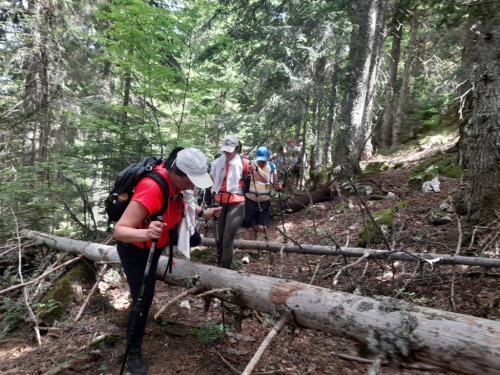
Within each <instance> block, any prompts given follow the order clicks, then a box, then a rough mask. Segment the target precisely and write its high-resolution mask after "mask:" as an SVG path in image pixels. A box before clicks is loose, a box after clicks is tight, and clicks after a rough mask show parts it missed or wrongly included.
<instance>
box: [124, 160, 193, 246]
mask: <svg viewBox="0 0 500 375" xmlns="http://www.w3.org/2000/svg"><path fill="white" fill-rule="evenodd" d="M154 170H155V171H157V172H159V173H160V174H161V175H162V176H163V177H165V179H166V180H167V184H168V191H169V195H170V197H175V196H176V195H177V194H179V193H180V191H179V190H177V191H175V190H174V188H173V187H172V184H171V183H170V179H169V178H168V175H167V171H166V169H165V167H164V166H163V165H158V166H156V167H155V169H154ZM132 200H133V201H137V202H139V203H141V204H142V205H143V206H144V207H146V209H147V210H148V213H149V215H148V216H150V215H152V214H154V213H155V212H158V211H159V210H161V207H162V206H163V193H162V191H161V187H160V185H158V184H157V183H156V181H155V180H153V179H152V178H149V177H146V178H143V179H142V180H141V181H139V183H138V184H137V186H136V187H135V191H134V195H133V196H132ZM183 211H184V200H183V199H182V197H179V198H178V199H174V200H172V201H170V202H169V203H168V207H167V211H166V212H165V213H163V214H161V215H162V216H163V219H164V221H163V223H164V224H167V226H166V227H164V228H163V233H162V235H161V237H160V238H159V239H158V244H157V246H158V247H164V246H166V245H168V230H169V229H170V228H173V227H174V226H175V224H177V223H178V222H180V221H181V219H182V212H183ZM148 227H149V224H144V223H141V224H140V225H139V228H141V229H145V228H148ZM146 244H147V246H148V248H149V249H150V248H151V241H147V242H146ZM134 245H136V246H139V247H142V248H144V243H143V242H135V243H134Z"/></svg>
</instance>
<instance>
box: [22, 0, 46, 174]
mask: <svg viewBox="0 0 500 375" xmlns="http://www.w3.org/2000/svg"><path fill="white" fill-rule="evenodd" d="M29 4H30V8H29V11H30V13H32V14H35V15H36V16H37V17H38V19H37V20H36V22H35V23H34V25H33V31H32V34H31V37H32V39H33V41H32V43H31V56H30V58H29V59H28V61H27V62H26V65H27V74H26V80H25V94H24V110H25V112H26V118H27V119H28V121H27V126H26V130H25V135H24V141H23V149H24V151H23V154H24V155H23V164H24V165H34V163H35V161H46V160H47V147H48V140H49V134H50V119H49V113H50V112H49V108H48V103H49V92H50V87H49V52H48V45H47V44H48V41H47V35H48V33H49V26H48V23H49V20H48V17H49V16H48V13H49V12H51V9H50V3H47V1H46V0H44V1H34V2H29Z"/></svg>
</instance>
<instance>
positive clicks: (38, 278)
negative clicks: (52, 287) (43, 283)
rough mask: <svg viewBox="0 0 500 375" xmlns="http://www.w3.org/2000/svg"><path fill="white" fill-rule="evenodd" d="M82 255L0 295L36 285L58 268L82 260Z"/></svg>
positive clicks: (0, 292)
mask: <svg viewBox="0 0 500 375" xmlns="http://www.w3.org/2000/svg"><path fill="white" fill-rule="evenodd" d="M82 257H83V255H80V256H78V257H76V258H73V259H70V260H68V261H67V262H66V263H63V264H61V265H60V266H57V267H56V268H52V269H51V270H49V271H47V272H45V273H43V274H41V275H40V276H38V277H37V278H36V279H32V280H30V281H27V282H25V283H21V284H17V285H12V286H10V287H8V288H6V289H4V290H0V294H4V293H7V292H10V291H13V290H16V289H19V288H23V287H25V286H27V285H31V284H34V283H36V282H37V281H38V280H40V279H42V278H44V277H45V276H47V275H49V274H51V273H52V272H54V271H57V270H58V269H60V268H63V267H66V266H69V265H70V264H72V263H75V262H78V261H79V260H80V259H82Z"/></svg>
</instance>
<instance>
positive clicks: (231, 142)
mask: <svg viewBox="0 0 500 375" xmlns="http://www.w3.org/2000/svg"><path fill="white" fill-rule="evenodd" d="M239 145H240V141H239V140H238V138H236V137H235V136H234V135H228V136H226V138H224V139H223V140H222V147H221V148H220V150H221V151H222V152H233V151H234V149H235V148H236V147H238V146H239Z"/></svg>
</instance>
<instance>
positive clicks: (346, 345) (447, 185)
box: [0, 144, 500, 375]
mask: <svg viewBox="0 0 500 375" xmlns="http://www.w3.org/2000/svg"><path fill="white" fill-rule="evenodd" d="M449 146H450V144H445V145H437V146H435V147H433V148H430V149H426V150H421V151H415V150H413V151H412V152H411V153H401V154H400V155H393V156H391V160H389V158H380V160H385V161H388V160H389V161H390V162H391V163H394V162H396V161H406V162H407V163H409V164H407V165H410V166H415V165H417V164H418V163H419V162H420V161H422V158H425V157H426V156H429V155H431V154H433V153H435V152H437V151H444V150H445V149H447V148H449ZM410 170H411V169H410V168H401V169H395V170H390V171H386V172H383V173H378V174H374V175H370V176H366V177H363V178H362V179H361V180H360V181H359V182H360V183H361V184H363V185H370V186H371V187H372V188H373V193H372V194H377V195H381V196H387V194H388V192H392V193H394V194H395V198H394V199H380V200H370V202H371V206H370V210H371V212H375V211H378V210H380V209H383V208H394V206H395V204H397V203H399V202H402V201H409V204H408V206H406V207H405V208H404V209H401V210H398V211H397V212H396V214H395V215H396V220H397V222H398V223H399V224H400V225H399V229H398V231H397V233H396V234H395V235H394V236H393V238H391V239H390V243H391V244H392V246H394V248H398V249H405V250H406V251H419V252H422V251H425V252H428V253H436V254H450V255H451V254H455V252H456V250H457V246H458V244H459V242H461V247H460V254H461V255H472V256H477V255H478V253H479V252H482V253H483V256H487V257H498V256H499V254H498V252H499V250H498V240H497V238H498V237H496V232H495V230H494V229H495V228H498V219H500V218H498V217H497V218H496V220H492V221H490V222H485V223H482V224H481V227H474V228H472V227H470V228H468V227H460V226H459V225H458V221H457V220H456V216H455V215H453V214H452V217H453V220H452V221H451V222H450V223H447V224H443V225H434V224H431V223H430V222H429V220H428V214H429V212H430V211H431V210H433V209H435V208H438V207H439V205H440V203H441V202H443V201H446V200H448V198H449V197H450V196H451V195H452V194H453V193H454V192H456V191H457V190H458V189H460V187H461V181H460V180H459V179H451V178H446V177H440V181H441V186H440V187H441V191H440V192H439V193H423V192H421V190H410V189H409V188H408V187H407V182H408V174H409V172H410ZM342 196H343V198H344V199H351V200H352V202H353V207H352V208H349V209H346V210H343V211H340V210H336V209H335V207H336V206H337V205H339V203H341V202H342V200H341V198H340V197H339V196H338V195H336V196H334V198H333V199H332V200H331V201H326V202H322V203H317V204H314V205H313V206H310V207H308V208H307V209H304V210H302V211H300V212H296V213H290V214H289V213H286V214H285V215H284V223H285V224H284V227H285V230H286V233H288V234H289V235H290V236H291V237H292V238H293V239H294V240H296V241H298V242H300V243H304V244H316V245H332V242H331V240H329V236H331V237H333V238H335V239H336V241H337V242H338V243H339V244H340V245H341V246H351V247H357V245H356V241H357V232H358V229H360V228H361V226H362V223H363V217H366V213H364V214H363V213H362V210H361V209H360V206H359V205H358V204H357V203H356V197H355V196H353V195H351V196H349V193H348V191H347V190H345V191H344V192H343V194H342ZM362 199H363V200H364V201H368V200H369V197H368V196H364V197H362ZM276 228H279V229H283V223H282V221H281V217H276V218H274V219H273V220H272V223H271V225H270V228H269V229H268V230H267V235H268V237H269V240H270V241H277V242H281V241H283V237H282V234H281V233H280V232H279V231H278V230H276ZM238 238H242V234H241V233H240V234H239V236H238ZM261 239H262V235H261ZM492 240H494V241H492ZM371 248H378V249H386V247H385V245H383V244H380V245H372V246H371ZM245 253H249V254H250V255H251V260H250V263H249V264H244V265H243V264H241V262H240V260H241V258H242V257H243V255H244V254H245ZM235 259H236V263H237V267H238V268H241V269H243V270H244V271H246V272H249V273H255V274H261V275H267V276H271V277H281V278H286V279H293V280H296V281H299V282H303V283H307V284H309V283H311V282H312V284H313V285H316V286H321V287H325V288H329V289H333V290H336V291H342V292H347V293H353V292H354V291H355V290H356V292H357V293H360V294H362V295H364V296H374V295H386V296H391V297H394V298H399V299H404V300H406V301H408V302H410V303H414V304H417V305H421V306H426V307H432V308H435V309H440V310H446V311H455V312H457V313H460V314H467V315H472V316H477V317H483V318H488V319H497V318H498V317H500V311H499V306H498V301H499V299H500V290H499V283H498V274H493V273H485V270H484V269H480V268H478V267H471V266H457V267H455V272H456V274H455V280H454V282H452V279H453V268H452V266H440V265H436V266H434V267H432V266H431V265H430V264H425V265H423V267H421V268H420V267H419V265H417V264H416V263H410V262H407V263H405V262H393V263H392V264H391V263H390V262H383V261H377V262H375V261H371V262H369V264H368V267H367V268H366V269H365V266H366V263H364V262H363V263H361V264H359V265H357V266H355V267H352V268H349V269H348V270H347V271H346V272H343V273H342V274H341V275H340V276H339V277H338V282H337V283H336V284H335V285H334V283H333V279H334V277H335V275H336V274H337V272H338V271H339V269H340V268H341V267H342V266H343V265H344V263H343V262H344V259H343V258H341V257H327V256H322V257H319V256H312V255H301V254H284V256H283V258H280V256H279V255H277V254H275V255H274V257H273V259H272V262H271V261H270V258H269V254H268V253H266V252H262V253H261V254H259V253H258V252H257V251H256V250H241V249H236V251H235ZM347 261H348V262H350V263H352V262H354V258H353V259H347ZM394 270H396V271H397V272H396V273H395V274H393V271H394ZM489 272H491V270H490V271H489ZM111 274H113V273H111V272H110V273H108V275H111ZM115 274H116V273H115ZM106 280H107V281H106ZM91 287H92V285H89V286H84V287H83V288H84V290H83V295H86V293H88V291H89V290H90V288H91ZM100 288H101V290H100V294H98V295H97V296H96V297H93V298H92V299H91V303H90V305H89V306H88V307H87V309H86V311H85V313H84V315H83V316H82V318H81V319H80V321H79V322H78V323H76V324H73V323H72V321H73V319H74V317H75V315H76V313H77V312H78V310H79V308H80V306H81V304H82V301H74V303H73V304H72V307H71V311H70V313H69V317H70V319H69V320H68V321H67V322H61V323H60V324H59V325H58V327H55V328H54V329H53V330H50V331H48V332H45V333H44V334H43V336H42V346H40V347H38V346H37V344H36V340H35V336H34V334H33V327H32V326H31V325H30V324H26V325H25V326H24V327H20V328H19V329H18V330H16V331H14V332H12V333H11V334H9V335H8V336H6V337H4V338H2V339H0V373H1V374H33V375H34V374H102V375H107V374H119V373H120V366H121V360H122V356H123V353H124V351H125V338H124V337H125V328H124V323H125V319H126V313H127V310H126V309H127V307H128V304H129V301H128V288H127V286H126V283H125V280H124V279H122V280H121V281H120V282H113V281H112V280H111V279H105V282H103V283H102V285H101V286H100ZM181 292H183V290H182V289H181V288H180V287H175V286H169V285H166V284H164V283H161V282H158V283H157V291H156V295H155V299H154V302H153V306H152V309H151V314H152V315H154V314H155V313H156V312H157V311H158V310H159V308H161V306H163V305H164V304H165V302H166V301H169V300H170V299H172V298H174V297H175V296H176V295H178V294H179V293H181ZM99 295H100V297H99V298H98V296H99ZM103 296H104V297H105V298H102V297H103ZM217 301H218V300H215V302H212V304H211V307H210V309H209V311H208V312H204V309H203V307H204V304H203V300H202V299H200V298H196V297H194V296H187V297H185V298H183V299H182V303H181V302H179V303H175V304H173V305H171V306H169V307H168V308H167V310H166V311H165V312H163V314H162V315H161V317H160V318H159V319H158V320H154V319H153V318H151V320H150V322H149V324H148V326H147V329H146V337H145V342H144V345H143V354H144V358H145V361H146V362H147V363H148V365H149V366H150V371H149V374H153V375H154V374H179V375H188V374H193V375H212V374H218V375H226V374H227V375H229V374H238V373H241V372H242V371H243V370H244V369H245V367H246V366H247V364H248V362H249V361H250V359H251V358H252V356H253V355H254V353H255V352H256V351H257V349H258V347H259V345H260V344H261V342H262V341H263V340H264V338H265V337H266V335H267V334H268V332H269V331H270V329H271V327H272V324H270V323H269V319H268V317H267V316H265V315H264V314H260V313H258V312H255V311H254V312H250V311H245V313H246V314H247V315H248V318H246V319H244V320H243V321H242V324H241V331H238V330H236V329H235V320H234V318H233V316H232V315H231V314H230V313H229V312H226V313H225V314H224V316H225V323H226V327H227V328H229V332H228V333H227V335H222V334H221V331H220V324H221V323H222V313H221V306H220V303H217ZM233 309H234V307H233ZM101 335H108V336H110V337H114V338H115V340H114V341H113V340H109V342H108V345H106V346H105V347H103V348H100V349H96V350H89V344H90V342H92V341H95V340H96V338H97V337H99V336H101ZM373 358H374V355H372V354H371V353H370V352H369V350H367V348H366V347H363V346H361V345H359V344H357V343H355V342H353V341H350V340H348V339H346V338H343V337H337V336H334V335H332V334H327V333H323V332H319V331H313V330H308V329H304V328H297V329H295V330H294V331H293V332H292V331H291V330H289V329H285V330H284V331H283V332H281V333H280V334H279V335H278V336H277V337H276V338H275V340H274V341H273V342H272V344H271V346H270V347H269V348H268V349H267V350H266V351H265V352H264V354H263V356H262V357H261V359H260V361H259V363H258V364H257V366H256V368H255V370H254V374H256V373H260V374H301V375H302V374H365V373H366V372H367V370H368V368H369V367H370V364H369V363H364V362H362V361H363V360H364V361H366V360H367V359H373ZM419 366H420V368H419ZM425 366H426V365H424V364H414V365H413V368H409V367H408V366H396V365H391V366H384V367H383V369H382V371H383V374H401V375H420V374H421V375H430V374H453V373H452V372H449V371H445V370H440V369H438V368H429V367H425ZM125 373H126V371H125Z"/></svg>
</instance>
